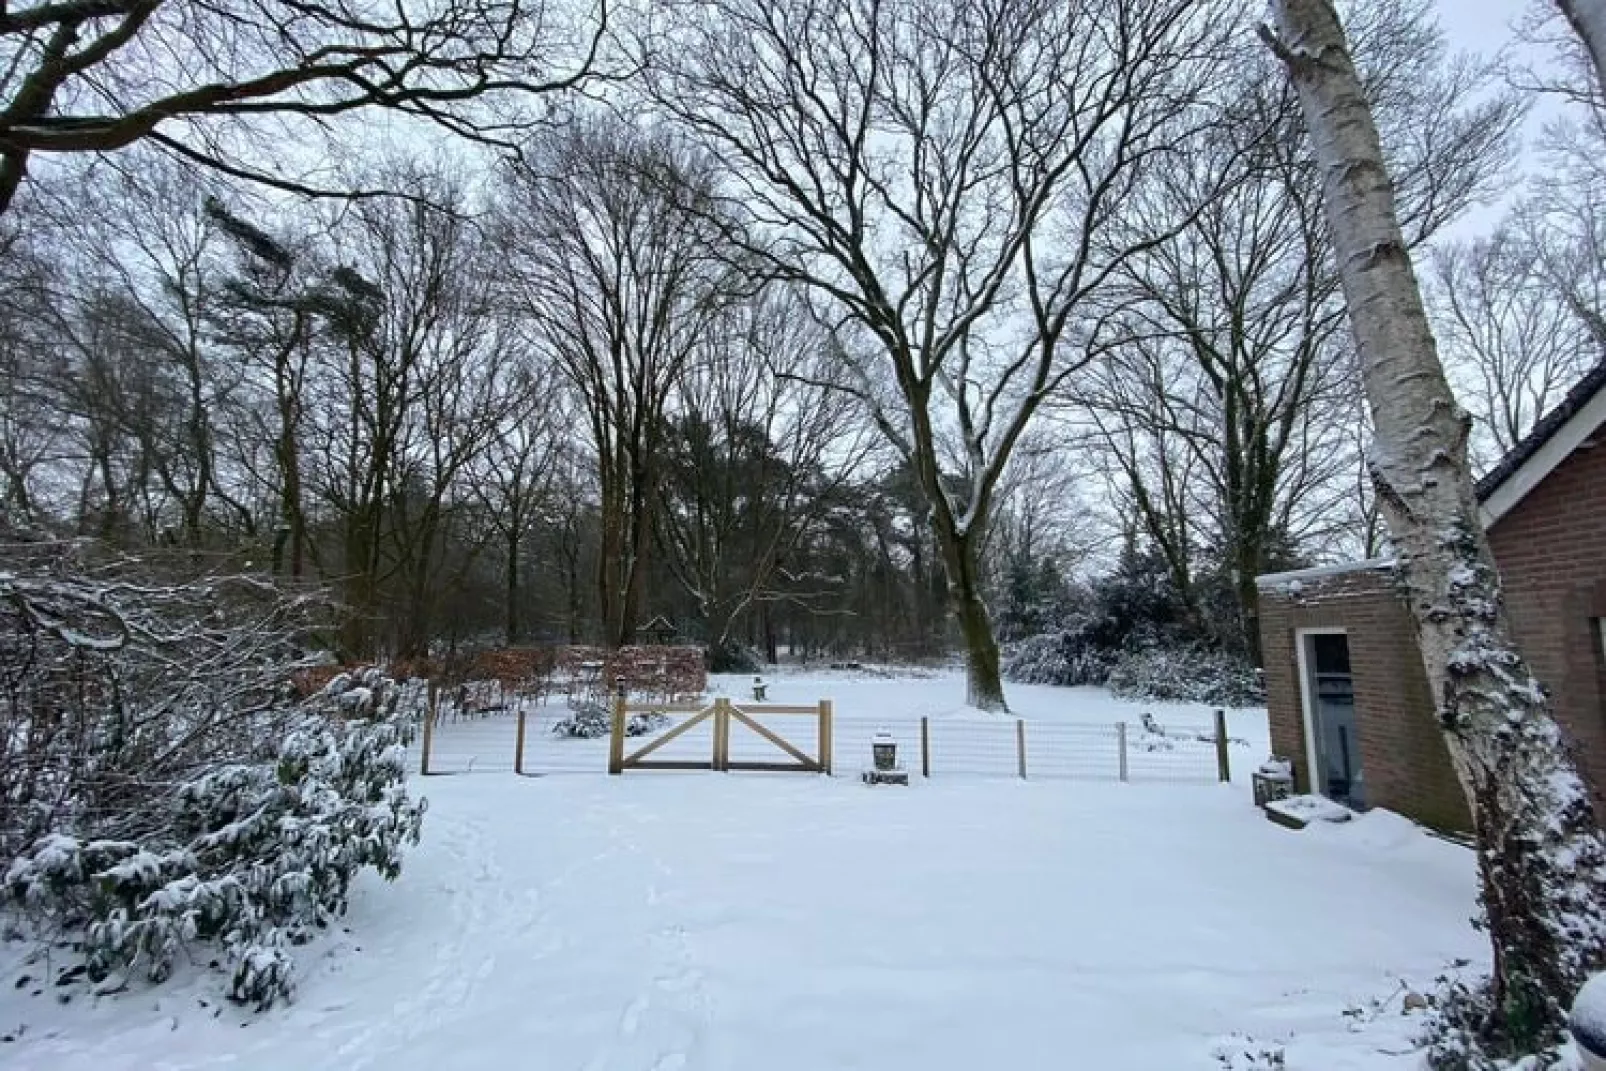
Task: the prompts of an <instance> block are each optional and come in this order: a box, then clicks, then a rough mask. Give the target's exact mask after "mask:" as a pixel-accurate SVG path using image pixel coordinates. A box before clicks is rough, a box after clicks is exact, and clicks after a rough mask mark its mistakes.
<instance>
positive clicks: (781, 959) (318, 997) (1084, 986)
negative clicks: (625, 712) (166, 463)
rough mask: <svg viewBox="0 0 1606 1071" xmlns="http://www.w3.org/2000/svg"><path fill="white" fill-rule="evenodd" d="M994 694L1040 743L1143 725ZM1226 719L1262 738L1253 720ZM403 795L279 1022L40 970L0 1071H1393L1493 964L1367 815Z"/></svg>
mask: <svg viewBox="0 0 1606 1071" xmlns="http://www.w3.org/2000/svg"><path fill="white" fill-rule="evenodd" d="M830 683H831V682H829V681H826V680H823V679H814V680H799V679H791V678H789V679H787V680H785V681H783V682H781V687H780V688H778V689H776V690H775V691H772V697H774V696H776V694H777V692H778V693H779V698H781V699H782V700H783V701H792V700H795V699H797V698H799V697H800V696H801V695H802V694H803V693H806V692H812V691H818V690H819V689H820V688H822V687H825V686H828V685H830ZM794 684H796V685H798V686H799V689H800V691H799V692H798V693H797V694H793V693H792V692H791V691H790V689H791V688H792V686H793V685H794ZM855 687H859V686H855ZM959 688H960V685H959V683H958V682H957V681H956V680H955V679H953V678H945V679H944V678H939V679H937V681H936V682H935V683H933V682H924V681H898V682H892V683H890V684H889V683H888V682H884V681H883V682H874V683H870V682H866V683H864V684H863V685H862V691H860V692H855V691H854V688H850V687H848V686H846V685H845V684H844V683H843V682H837V684H836V686H835V690H834V693H833V694H834V698H835V699H836V702H837V705H838V707H839V709H847V708H849V707H851V706H852V705H853V699H852V697H853V696H854V695H859V696H860V697H861V698H863V699H864V700H865V702H866V704H869V703H870V701H871V698H872V697H874V698H875V700H876V701H882V700H885V701H887V702H890V701H891V700H890V698H889V696H891V695H894V694H906V695H907V696H908V697H909V698H908V699H907V704H906V705H908V706H911V707H912V706H917V705H920V704H923V703H925V702H927V700H929V701H930V702H931V703H932V708H931V709H930V710H929V711H928V713H930V714H931V715H933V716H937V715H942V714H945V713H953V712H954V711H955V710H956V708H957V707H958V705H959V704H958V698H959V695H960V692H959ZM1011 694H1012V699H1013V701H1014V702H1015V704H1016V705H1017V707H1018V708H1019V709H1020V710H1021V711H1022V712H1023V713H1024V714H1025V715H1026V716H1028V717H1029V718H1050V717H1060V718H1065V719H1071V720H1075V719H1079V718H1086V719H1088V720H1093V721H1102V720H1104V719H1107V718H1108V717H1110V716H1111V715H1112V714H1114V715H1117V716H1118V717H1119V719H1120V720H1131V721H1136V714H1138V713H1141V712H1142V708H1135V707H1132V706H1130V705H1127V704H1119V703H1117V702H1116V701H1114V700H1111V699H1110V698H1109V697H1108V696H1102V695H1100V694H1098V693H1094V692H1088V691H1083V690H1075V691H1071V690H1065V691H1058V690H1052V689H1042V690H1040V691H1039V690H1029V689H1022V688H1016V689H1014V690H1012V693H1011ZM916 695H918V696H921V697H923V698H920V699H919V700H916V699H915V698H913V697H914V696H916ZM943 697H946V698H943ZM1157 716H1160V715H1159V714H1158V712H1157ZM1233 717H1234V718H1235V720H1236V722H1237V723H1236V724H1234V725H1233V732H1234V733H1237V732H1239V731H1240V730H1241V731H1243V732H1245V733H1249V732H1252V731H1253V727H1252V726H1251V725H1249V724H1248V723H1249V722H1250V721H1251V720H1252V719H1253V718H1254V717H1255V715H1254V714H1253V713H1251V712H1239V713H1237V714H1235V715H1234V716H1233ZM1162 720H1163V719H1162ZM1263 721H1264V719H1263V717H1262V718H1261V722H1262V727H1261V728H1260V730H1259V732H1260V733H1261V734H1262V738H1263V734H1264V728H1263ZM1244 750H1245V752H1246V753H1247V750H1248V749H1244ZM1260 750H1261V749H1260V748H1259V746H1258V745H1256V750H1255V754H1256V756H1257V758H1258V755H1259V754H1260ZM842 772H844V773H847V772H850V771H842ZM418 787H419V788H420V789H421V790H422V791H424V792H425V793H427V794H428V796H429V798H430V802H431V807H430V811H429V814H428V816H427V818H426V820H425V833H424V843H423V844H422V845H421V846H420V847H419V848H418V849H417V850H416V851H415V852H414V854H413V855H412V856H411V857H410V858H409V861H408V864H407V868H406V870H405V872H404V874H403V875H402V878H401V879H400V881H399V882H397V883H396V884H395V885H394V886H389V887H387V886H385V885H384V883H383V882H380V881H377V880H372V881H366V882H365V883H364V884H363V885H362V886H361V887H360V888H359V889H358V890H357V894H356V896H355V899H354V902H353V907H352V911H351V913H350V915H349V916H348V917H347V919H346V920H345V925H344V926H343V927H342V929H341V931H340V932H338V933H334V934H331V935H330V938H329V940H328V941H327V942H326V943H325V944H323V945H321V946H316V947H310V948H307V949H302V950H300V951H299V953H298V958H299V959H300V961H301V964H302V982H301V990H300V996H299V999H298V1000H297V1002H296V1003H295V1004H293V1005H291V1006H289V1007H285V1008H280V1009H275V1010H273V1011H270V1012H268V1013H265V1014H263V1015H260V1016H253V1015H250V1014H248V1013H245V1012H243V1011H241V1010H239V1009H236V1008H234V1007H232V1006H228V1005H220V1004H219V1002H218V998H217V993H218V992H219V990H220V988H221V984H222V980H221V979H220V978H219V977H218V976H217V975H216V974H215V973H213V972H209V971H207V970H206V969H205V967H204V964H203V965H200V967H198V968H197V970H196V971H194V972H193V973H192V974H191V975H189V976H187V977H184V978H180V979H176V980H175V981H174V982H173V983H170V984H169V985H168V986H164V987H161V988H158V989H154V990H151V989H143V988H137V987H136V988H135V989H132V990H130V991H129V992H126V993H123V994H121V995H119V996H116V997H111V998H101V999H99V1000H94V999H93V998H90V997H89V996H87V995H83V994H81V993H80V995H78V996H76V997H75V998H74V999H73V1001H72V1002H71V1003H69V1004H65V1005H63V1004H61V1003H59V1002H58V1000H57V995H58V993H66V992H69V990H57V989H56V988H55V987H54V986H52V985H50V984H48V981H47V982H46V983H45V984H36V983H34V982H32V981H30V982H28V983H24V984H22V985H20V986H18V985H16V979H17V978H18V977H19V976H20V975H22V974H28V975H30V977H31V978H40V977H42V976H43V972H42V971H41V970H40V968H39V967H38V966H34V967H26V968H25V967H20V966H15V965H13V966H12V967H11V973H10V974H8V975H5V976H3V981H4V984H3V986H0V1034H3V1035H5V1036H7V1037H11V1038H14V1039H15V1040H12V1041H9V1042H6V1043H4V1044H0V1066H4V1067H17V1068H29V1069H34V1068H37V1069H40V1071H47V1069H48V1071H135V1069H141V1071H143V1069H147V1068H166V1069H181V1068H222V1067H228V1068H233V1069H241V1071H257V1069H261V1071H270V1069H271V1071H278V1069H295V1071H318V1069H329V1071H334V1069H342V1071H344V1069H348V1068H349V1069H360V1068H375V1069H381V1068H382V1069H386V1071H411V1069H417V1071H438V1069H441V1068H450V1069H454V1071H456V1069H480V1068H484V1069H495V1071H502V1069H523V1068H539V1069H543V1071H675V1069H698V1071H753V1069H756V1068H762V1069H765V1071H825V1069H833V1068H860V1067H862V1068H875V1069H877V1071H899V1069H909V1071H948V1069H953V1071H975V1069H977V1068H998V1069H1000V1071H1028V1069H1037V1068H1042V1069H1050V1068H1052V1069H1056V1071H1062V1069H1064V1068H1069V1067H1085V1068H1098V1069H1100V1071H1122V1069H1133V1071H1144V1069H1150V1068H1166V1069H1176V1071H1186V1069H1189V1068H1199V1069H1213V1068H1222V1067H1236V1068H1245V1067H1258V1066H1268V1065H1262V1064H1253V1063H1248V1062H1245V1061H1244V1060H1243V1059H1242V1056H1241V1054H1242V1053H1243V1052H1244V1051H1246V1050H1258V1049H1260V1048H1273V1047H1285V1048H1286V1066H1287V1067H1288V1068H1291V1069H1301V1068H1303V1069H1309V1071H1347V1069H1374V1068H1376V1069H1383V1068H1400V1069H1403V1068H1407V1067H1414V1066H1416V1065H1415V1062H1414V1058H1413V1057H1412V1056H1411V1055H1409V1053H1408V1052H1407V1050H1408V1044H1407V1040H1406V1039H1407V1038H1408V1037H1409V1034H1410V1032H1411V1030H1412V1028H1413V1024H1414V1023H1415V1022H1416V1018H1415V1016H1414V1015H1413V1016H1406V1015H1405V1014H1403V1010H1402V1009H1403V1004H1404V997H1405V994H1406V991H1407V988H1408V987H1416V988H1424V989H1425V988H1427V987H1430V986H1431V983H1432V980H1433V978H1434V976H1435V975H1436V974H1438V973H1439V972H1440V971H1442V970H1443V969H1445V968H1446V966H1447V965H1448V964H1449V963H1450V962H1451V961H1454V960H1456V959H1457V958H1460V957H1466V958H1469V959H1471V960H1473V969H1476V967H1477V966H1478V965H1479V964H1481V962H1482V959H1481V957H1482V956H1483V949H1482V945H1481V944H1480V941H1479V939H1478V937H1477V935H1476V934H1475V933H1474V932H1473V931H1472V929H1471V928H1470V926H1469V925H1468V924H1467V918H1468V916H1469V915H1470V914H1471V913H1472V910H1473V892H1474V875H1473V865H1472V859H1471V856H1470V854H1469V853H1468V852H1466V851H1465V850H1463V849H1461V848H1457V847H1455V846H1452V845H1450V844H1446V843H1444V842H1442V841H1439V840H1436V839H1433V838H1430V837H1428V836H1426V835H1424V834H1423V833H1421V832H1420V831H1418V830H1416V829H1415V828H1413V827H1411V826H1410V825H1408V824H1407V823H1406V822H1404V821H1403V820H1402V819H1399V818H1396V817H1394V816H1392V815H1388V814H1382V813H1377V814H1372V815H1368V816H1366V817H1365V818H1363V819H1361V820H1359V821H1355V822H1350V823H1347V824H1344V825H1334V826H1322V827H1319V828H1313V829H1311V830H1307V831H1305V832H1303V833H1293V832H1289V831H1287V830H1284V829H1281V828H1278V827H1276V826H1274V825H1272V824H1271V823H1269V822H1267V821H1266V820H1265V819H1264V818H1263V817H1262V816H1261V815H1260V814H1259V813H1258V812H1257V811H1256V810H1255V809H1254V808H1253V807H1252V806H1251V804H1250V801H1249V799H1248V789H1247V786H1246V785H1244V784H1241V783H1240V784H1234V785H1228V786H1223V785H1216V784H1208V783H1200V784H1177V783H1163V782H1159V781H1155V782H1153V783H1142V782H1136V783H1133V784H1120V783H1110V782H1091V781H1090V782H1078V781H1076V780H1053V779H1032V780H1028V781H1020V780H1018V779H1009V778H980V777H959V776H956V777H952V778H942V777H933V778H932V779H931V780H929V781H922V780H920V779H919V778H916V779H915V784H914V785H912V786H911V787H909V788H907V789H901V788H878V789H871V788H866V787H864V786H862V785H860V784H858V783H857V782H856V781H855V780H853V779H852V778H851V777H846V776H844V777H838V778H835V779H826V778H822V777H817V776H809V775H795V774H745V775H744V774H729V775H725V774H710V773H701V772H699V773H640V772H636V773H631V774H627V775H626V776H624V777H619V778H609V777H606V776H603V775H596V776H561V777H543V778H529V777H526V778H520V777H516V776H514V775H512V774H510V773H504V772H485V773H478V774H474V775H469V776H456V777H441V778H431V779H429V780H427V781H424V782H422V783H421V784H420V785H419V786H418ZM13 951H14V950H13ZM35 990H37V991H38V992H39V993H40V995H38V996H35V995H33V993H34V991H35ZM73 992H76V991H75V990H74V991H73ZM1245 1038H1253V1039H1254V1041H1253V1042H1252V1043H1251V1042H1249V1041H1247V1040H1245Z"/></svg>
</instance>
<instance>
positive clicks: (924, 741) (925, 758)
mask: <svg viewBox="0 0 1606 1071" xmlns="http://www.w3.org/2000/svg"><path fill="white" fill-rule="evenodd" d="M920 776H921V777H930V776H931V719H930V718H926V717H922V718H921V719H920Z"/></svg>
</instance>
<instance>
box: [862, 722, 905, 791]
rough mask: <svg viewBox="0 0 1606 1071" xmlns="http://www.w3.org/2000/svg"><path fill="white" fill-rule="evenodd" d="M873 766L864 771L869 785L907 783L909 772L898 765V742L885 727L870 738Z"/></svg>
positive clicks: (866, 782)
mask: <svg viewBox="0 0 1606 1071" xmlns="http://www.w3.org/2000/svg"><path fill="white" fill-rule="evenodd" d="M870 759H871V763H872V768H871V769H868V770H866V771H864V783H865V784H867V785H907V784H908V783H909V774H908V773H907V772H906V771H905V770H904V769H903V768H902V767H901V766H899V765H898V742H897V741H896V740H894V739H893V738H892V734H891V733H889V732H887V731H886V730H885V729H883V730H881V731H880V732H878V733H876V734H875V736H873V737H871V739H870Z"/></svg>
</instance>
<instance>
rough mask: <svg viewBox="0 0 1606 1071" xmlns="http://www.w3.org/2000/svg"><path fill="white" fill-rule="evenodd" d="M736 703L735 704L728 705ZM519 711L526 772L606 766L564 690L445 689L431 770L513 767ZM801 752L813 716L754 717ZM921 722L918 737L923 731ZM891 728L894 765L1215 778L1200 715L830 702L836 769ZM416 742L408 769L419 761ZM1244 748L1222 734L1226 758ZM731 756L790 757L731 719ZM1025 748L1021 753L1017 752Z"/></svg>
mask: <svg viewBox="0 0 1606 1071" xmlns="http://www.w3.org/2000/svg"><path fill="white" fill-rule="evenodd" d="M735 705H736V706H737V708H738V709H740V708H741V704H740V703H737V704H735ZM521 709H522V710H523V711H524V716H525V731H524V751H523V762H522V769H523V771H524V772H525V773H527V774H543V773H600V772H603V771H605V770H606V769H607V767H608V737H607V735H606V733H605V732H603V734H602V735H598V736H595V737H592V738H577V737H574V736H570V735H568V734H566V733H562V732H559V731H557V730H558V728H559V726H560V723H564V722H567V721H569V720H570V719H571V718H572V716H573V714H574V711H573V710H572V709H571V708H570V706H569V705H568V704H567V703H565V702H564V701H563V700H562V699H561V698H558V697H554V698H552V699H549V700H545V701H541V700H536V699H530V698H521V697H518V696H508V697H506V699H505V701H503V702H502V703H500V704H497V703H490V704H487V703H485V702H483V701H482V702H480V703H476V704H474V705H473V706H471V707H460V706H459V705H458V704H457V703H456V702H455V700H454V699H452V698H451V697H448V696H443V697H442V700H441V703H440V706H439V709H438V713H437V717H436V722H435V726H434V730H433V732H432V734H431V737H432V739H431V746H430V759H429V768H430V772H431V773H468V772H477V771H487V772H494V771H510V770H513V769H514V768H515V751H516V750H517V724H518V717H517V715H518V711H519V710H521ZM692 717H695V715H694V714H686V713H675V714H671V715H668V716H667V717H666V718H665V719H664V720H663V722H662V723H661V724H660V725H657V726H655V727H654V728H653V729H652V730H650V731H648V732H646V733H644V734H643V735H640V736H633V737H629V738H627V739H626V741H625V752H626V754H627V755H631V754H635V753H636V752H638V751H639V750H640V749H641V748H643V747H645V746H647V745H648V744H649V743H651V742H652V741H654V740H655V739H659V738H661V737H662V736H664V735H666V734H668V733H670V732H672V731H673V730H674V729H675V728H676V727H677V726H680V725H682V724H684V723H685V722H686V721H688V720H689V719H691V718H692ZM756 720H758V721H759V722H760V724H763V725H764V726H766V727H767V728H769V729H770V730H771V731H773V732H775V733H776V734H778V735H779V736H781V737H782V738H783V739H785V740H787V741H788V742H790V743H791V744H792V745H793V746H794V747H796V748H798V750H800V751H802V752H804V753H805V754H807V755H810V756H813V755H816V754H818V750H817V748H818V732H819V727H818V722H817V720H816V719H815V718H812V717H810V716H808V715H782V716H764V717H759V718H758V719H756ZM922 722H924V734H922ZM883 731H884V732H888V733H890V734H891V735H892V737H893V739H894V740H895V741H896V743H897V745H898V762H899V765H901V766H902V767H904V768H905V769H906V770H908V771H909V772H910V773H911V774H913V775H916V776H918V775H920V774H922V773H926V772H929V774H930V776H932V777H934V778H941V777H950V776H970V777H1018V776H1020V775H1021V771H1022V767H1023V765H1024V770H1025V775H1026V776H1027V777H1028V778H1045V779H1061V780H1078V781H1120V780H1126V781H1131V782H1138V783H1143V782H1195V783H1200V782H1210V781H1216V780H1218V779H1220V778H1221V775H1222V770H1221V766H1220V755H1219V752H1218V747H1217V742H1216V727H1215V726H1214V725H1213V724H1211V723H1209V722H1203V721H1186V722H1178V721H1167V722H1164V723H1161V722H1159V721H1156V720H1155V719H1153V718H1151V717H1149V716H1147V715H1144V716H1143V717H1142V718H1140V719H1139V720H1136V721H1131V722H1125V723H1119V722H1079V721H1048V720H1029V721H1026V722H1024V723H1019V722H1017V720H1016V719H1014V718H1008V717H998V718H985V717H931V718H926V719H922V718H920V717H918V716H904V717H896V718H891V719H877V720H872V719H869V718H865V717H862V716H855V715H853V714H852V713H851V712H848V713H844V712H842V711H840V710H839V711H838V712H837V714H836V717H835V718H834V719H833V730H832V734H831V735H832V743H833V747H832V749H831V751H832V766H833V768H834V770H835V772H836V773H837V774H838V775H840V776H848V777H854V776H857V775H858V773H859V771H861V770H863V769H865V768H867V767H869V766H870V765H871V742H872V740H873V739H874V737H875V736H876V734H877V733H879V732H883ZM413 746H414V759H413V761H414V768H415V769H416V768H418V763H419V760H420V758H421V756H420V754H419V748H420V746H421V745H420V743H418V742H415V744H414V745H413ZM1246 747H1247V744H1246V742H1245V741H1243V740H1237V739H1232V738H1229V740H1228V745H1227V748H1226V751H1227V753H1228V756H1229V763H1230V764H1233V765H1236V764H1238V762H1239V754H1241V753H1242V752H1243V750H1244V749H1245V748H1246ZM712 750H713V722H712V719H711V718H710V719H706V720H704V721H703V722H702V723H701V724H699V725H696V726H694V727H692V728H691V729H689V730H687V731H685V732H683V733H681V734H680V735H679V736H677V737H675V738H674V739H673V740H671V741H669V742H668V743H666V744H664V745H663V746H661V747H659V748H657V749H656V750H654V751H653V752H652V754H651V756H650V758H651V759H653V760H658V761H671V762H707V761H709V758H710V755H711V754H712ZM730 756H731V758H732V759H733V760H737V761H745V762H789V761H791V758H792V757H791V756H789V755H788V754H786V753H785V752H784V751H782V750H781V749H780V748H777V747H776V746H775V745H774V744H772V743H771V742H769V741H768V740H765V739H764V738H763V737H762V736H761V735H760V734H758V733H756V732H754V731H753V730H752V729H751V728H749V727H747V726H744V725H742V724H740V723H737V722H733V723H732V731H731V740H730ZM1023 756H1024V761H1023Z"/></svg>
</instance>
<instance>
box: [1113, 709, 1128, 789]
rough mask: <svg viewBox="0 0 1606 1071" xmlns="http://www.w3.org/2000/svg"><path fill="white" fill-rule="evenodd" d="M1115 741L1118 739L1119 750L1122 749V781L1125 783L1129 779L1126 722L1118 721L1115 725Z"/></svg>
mask: <svg viewBox="0 0 1606 1071" xmlns="http://www.w3.org/2000/svg"><path fill="white" fill-rule="evenodd" d="M1115 739H1116V742H1117V744H1118V745H1119V749H1120V753H1121V780H1123V781H1125V780H1126V779H1127V777H1126V722H1124V721H1118V722H1116V723H1115Z"/></svg>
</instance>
